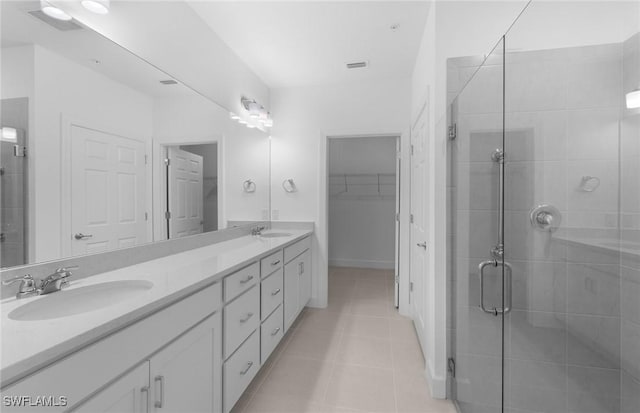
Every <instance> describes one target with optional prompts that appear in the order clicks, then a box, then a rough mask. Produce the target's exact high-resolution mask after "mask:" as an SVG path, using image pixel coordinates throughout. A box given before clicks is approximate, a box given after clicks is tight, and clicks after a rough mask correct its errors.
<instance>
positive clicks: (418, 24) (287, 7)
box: [187, 0, 430, 88]
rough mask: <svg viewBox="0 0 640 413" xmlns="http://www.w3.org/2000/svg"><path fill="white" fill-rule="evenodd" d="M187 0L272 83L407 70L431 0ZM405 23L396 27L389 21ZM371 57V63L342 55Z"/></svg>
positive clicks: (321, 80) (371, 76)
mask: <svg viewBox="0 0 640 413" xmlns="http://www.w3.org/2000/svg"><path fill="white" fill-rule="evenodd" d="M187 3H189V5H190V6H191V7H192V8H193V9H194V10H195V11H196V13H198V14H199V15H200V16H201V17H202V19H203V20H204V21H205V22H206V23H207V24H208V25H209V26H210V27H211V28H212V29H213V30H214V31H215V32H216V33H217V34H218V35H219V36H220V37H221V38H222V40H223V41H224V42H226V43H227V45H228V46H229V47H230V48H231V49H232V50H234V51H235V52H236V54H237V55H238V56H239V57H240V58H241V59H242V60H244V61H245V63H247V65H248V66H249V67H250V68H251V69H252V70H253V71H254V72H255V73H256V74H257V75H258V76H259V77H260V78H261V79H262V80H263V81H264V82H265V83H266V84H267V86H269V87H271V88H277V87H293V86H302V85H317V84H329V83H340V82H347V81H354V80H364V79H379V78H385V77H386V78H390V77H400V76H410V75H411V71H412V69H413V65H414V62H415V59H416V55H417V52H418V47H419V44H420V40H421V38H422V33H423V31H424V25H425V21H426V17H427V13H428V10H429V4H430V2H429V1H427V0H423V1H355V2H347V1H325V2H312V1H304V0H298V1H284V2H282V1H280V2H275V1H248V2H247V1H239V2H237V1H236V2H229V1H213V2H212V1H201V0H200V1H198V0H187ZM393 24H400V27H399V28H398V29H397V30H395V31H393V30H391V29H390V26H391V25H393ZM362 60H367V61H369V67H368V68H366V69H351V70H347V69H346V68H345V63H347V62H354V61H362Z"/></svg>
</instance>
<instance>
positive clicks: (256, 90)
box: [53, 0, 269, 113]
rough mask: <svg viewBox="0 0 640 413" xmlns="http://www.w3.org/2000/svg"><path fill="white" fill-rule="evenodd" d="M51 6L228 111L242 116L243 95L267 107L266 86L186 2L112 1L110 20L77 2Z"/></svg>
mask: <svg viewBox="0 0 640 413" xmlns="http://www.w3.org/2000/svg"><path fill="white" fill-rule="evenodd" d="M53 2H54V3H56V4H57V5H59V7H61V8H62V9H64V10H66V11H67V12H69V14H71V15H72V16H73V17H74V18H76V19H77V20H78V21H80V22H82V23H84V24H86V25H87V26H89V27H90V28H92V29H93V30H95V31H96V32H98V33H100V34H102V35H104V36H106V37H107V38H109V39H111V40H113V41H114V42H116V43H117V44H119V45H120V46H122V47H124V48H126V49H128V50H129V51H131V52H133V53H134V54H136V55H138V56H140V57H141V58H143V59H145V60H146V61H148V62H151V63H152V64H153V65H155V66H156V67H158V68H160V69H161V70H163V71H164V72H166V73H168V74H169V75H170V76H173V77H175V78H176V79H178V80H180V81H181V82H182V83H184V84H186V85H189V86H191V87H192V88H194V89H195V90H198V91H199V92H200V93H202V94H203V95H205V96H207V97H208V98H210V99H212V100H213V101H215V102H218V103H219V104H220V105H221V106H222V107H224V108H226V109H227V110H230V111H233V112H235V113H241V111H242V110H243V109H241V105H240V97H241V96H242V95H246V96H247V97H249V98H253V99H256V100H257V101H258V102H260V103H261V104H263V105H265V106H268V105H269V89H268V88H267V86H266V85H265V84H264V83H263V82H262V80H260V79H259V78H258V76H256V75H255V73H253V72H252V71H251V69H250V68H249V67H248V66H247V65H246V64H245V63H244V62H243V61H242V60H240V58H239V57H238V56H237V55H236V54H235V53H234V52H233V50H231V49H230V48H229V46H227V45H226V43H224V42H223V41H222V40H221V39H220V37H218V35H217V34H216V33H214V32H213V31H212V30H211V29H210V28H209V26H208V25H207V24H206V23H205V22H204V21H203V20H202V19H201V18H200V17H199V16H198V15H197V14H196V12H195V11H194V10H193V9H192V8H191V7H190V6H189V5H188V4H187V3H185V2H182V1H118V2H115V1H114V2H112V4H111V10H110V12H109V15H108V16H107V17H108V18H105V16H101V15H97V14H94V13H91V12H88V11H87V10H85V9H84V8H83V7H82V6H81V5H80V3H79V2H69V1H64V0H54V1H53Z"/></svg>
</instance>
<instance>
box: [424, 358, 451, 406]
mask: <svg viewBox="0 0 640 413" xmlns="http://www.w3.org/2000/svg"><path fill="white" fill-rule="evenodd" d="M424 374H425V376H426V379H427V384H428V385H429V391H430V392H431V397H433V398H434V399H446V398H447V378H446V377H442V376H438V375H436V374H435V372H434V371H433V367H432V366H431V364H430V363H429V362H427V368H426V370H425V372H424Z"/></svg>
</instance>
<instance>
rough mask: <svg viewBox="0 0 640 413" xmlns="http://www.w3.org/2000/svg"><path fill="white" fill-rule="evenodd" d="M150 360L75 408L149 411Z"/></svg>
mask: <svg viewBox="0 0 640 413" xmlns="http://www.w3.org/2000/svg"><path fill="white" fill-rule="evenodd" d="M148 406H149V362H148V361H146V362H144V363H142V364H141V365H140V366H138V367H136V368H135V369H133V370H132V371H130V372H129V373H127V374H126V375H124V376H123V377H121V378H119V379H118V380H117V381H115V382H114V383H113V384H111V385H109V386H108V387H107V388H105V389H104V390H102V391H100V393H98V394H96V395H95V396H93V397H92V398H91V399H89V400H88V401H86V402H85V403H84V404H82V405H81V406H80V407H78V408H77V409H75V410H74V412H78V413H147V411H148Z"/></svg>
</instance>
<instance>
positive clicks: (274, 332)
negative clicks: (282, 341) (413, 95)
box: [271, 327, 280, 336]
mask: <svg viewBox="0 0 640 413" xmlns="http://www.w3.org/2000/svg"><path fill="white" fill-rule="evenodd" d="M279 331H280V327H276V329H275V330H273V331H272V332H271V335H272V336H275V335H276V334H278V332H279Z"/></svg>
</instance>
